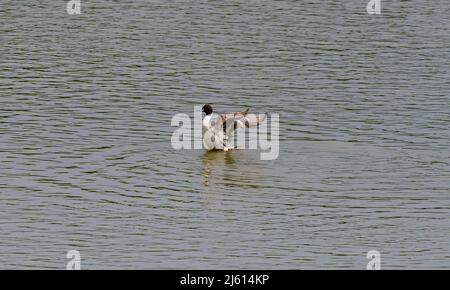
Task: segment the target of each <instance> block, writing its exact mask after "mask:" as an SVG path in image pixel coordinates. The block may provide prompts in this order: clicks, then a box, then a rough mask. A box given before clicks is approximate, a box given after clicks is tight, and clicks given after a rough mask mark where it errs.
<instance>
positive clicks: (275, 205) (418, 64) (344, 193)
mask: <svg viewBox="0 0 450 290" xmlns="http://www.w3.org/2000/svg"><path fill="white" fill-rule="evenodd" d="M23 2H25V1H8V0H7V1H2V5H1V8H0V23H1V25H0V56H1V58H0V100H1V107H0V221H1V222H0V235H1V236H0V268H4V269H11V268H12V269H35V268H54V269H64V268H65V265H66V262H67V259H66V257H65V255H66V253H67V251H69V250H72V249H75V250H78V251H80V253H81V256H82V268H84V269H98V268H105V269H117V268H129V269H142V268H144V269H159V268H162V269H174V268H179V269H184V268H194V269H205V268H207V269H222V268H252V269H265V268H267V269H311V268H320V269H337V268H348V269H365V267H366V264H367V262H368V260H367V259H366V253H367V252H368V251H369V250H372V249H374V250H378V251H379V252H381V258H382V268H385V269H396V268H408V269H416V268H433V269H434V268H447V269H448V268H450V234H449V233H450V221H449V209H450V195H449V193H450V182H449V180H450V170H449V169H450V166H449V164H450V154H449V153H450V150H449V141H450V130H449V121H450V106H449V101H450V97H449V96H450V81H449V80H450V69H449V66H448V57H449V52H450V51H449V48H448V44H449V43H450V32H449V27H450V26H449V20H448V19H449V18H448V15H449V13H450V5H449V2H448V1H447V0H437V1H433V2H432V3H428V2H426V3H425V1H419V0H416V1H387V2H388V3H385V1H382V15H378V16H375V15H372V16H369V15H367V13H366V11H365V6H366V4H367V3H366V2H368V1H362V0H361V1H359V0H358V1H356V0H352V1H319V0H313V1H308V2H307V3H304V1H143V0H139V1H120V2H119V1H83V0H82V5H83V6H82V14H81V15H73V16H69V15H67V14H66V12H65V6H66V1H49V0H39V1H37V0H33V1H26V2H27V3H23ZM207 102H208V103H213V104H214V105H215V106H216V107H217V108H218V109H219V110H235V109H242V108H245V107H247V106H250V107H251V109H252V111H261V112H264V111H269V112H273V113H279V114H280V139H281V141H280V155H279V158H278V159H277V160H274V161H261V160H260V159H259V152H258V151H253V150H249V151H233V152H227V153H224V152H212V153H208V152H205V151H202V150H183V151H175V150H173V149H172V147H171V145H170V137H171V134H172V132H173V131H174V130H175V127H171V126H170V120H171V118H172V116H173V115H174V114H175V113H188V114H190V115H192V114H193V106H194V105H202V104H204V103H207Z"/></svg>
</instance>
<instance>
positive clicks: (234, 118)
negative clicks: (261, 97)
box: [202, 104, 267, 151]
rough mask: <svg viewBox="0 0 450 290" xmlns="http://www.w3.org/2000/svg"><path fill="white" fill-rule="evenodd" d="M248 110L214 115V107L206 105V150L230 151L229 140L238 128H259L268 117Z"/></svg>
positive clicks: (204, 128)
mask: <svg viewBox="0 0 450 290" xmlns="http://www.w3.org/2000/svg"><path fill="white" fill-rule="evenodd" d="M248 110H249V109H247V110H245V111H242V112H233V113H222V114H213V108H212V106H211V105H209V104H206V105H204V106H203V108H202V111H203V112H204V113H205V114H206V116H205V117H204V118H203V123H202V125H203V135H204V138H203V144H204V146H205V148H206V149H207V150H213V149H219V150H224V151H228V149H229V147H228V146H227V140H228V139H230V138H231V137H232V136H233V135H234V130H236V129H238V128H251V127H257V126H259V124H261V123H262V122H264V120H265V119H266V117H267V113H257V114H249V113H248ZM231 125H232V126H231ZM227 126H228V127H229V128H227ZM205 134H206V135H205Z"/></svg>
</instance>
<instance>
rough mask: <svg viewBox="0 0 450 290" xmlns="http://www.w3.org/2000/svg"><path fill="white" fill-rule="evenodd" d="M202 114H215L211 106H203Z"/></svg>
mask: <svg viewBox="0 0 450 290" xmlns="http://www.w3.org/2000/svg"><path fill="white" fill-rule="evenodd" d="M202 112H205V114H206V115H211V114H212V112H213V108H212V106H211V105H210V104H206V105H204V106H203V108H202Z"/></svg>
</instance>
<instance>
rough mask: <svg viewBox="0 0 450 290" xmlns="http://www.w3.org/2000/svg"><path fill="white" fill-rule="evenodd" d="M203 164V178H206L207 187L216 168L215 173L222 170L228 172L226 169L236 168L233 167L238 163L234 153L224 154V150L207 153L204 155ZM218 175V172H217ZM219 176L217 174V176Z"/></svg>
mask: <svg viewBox="0 0 450 290" xmlns="http://www.w3.org/2000/svg"><path fill="white" fill-rule="evenodd" d="M202 162H203V177H204V178H205V180H204V182H203V184H204V185H205V186H209V184H210V180H211V173H212V169H213V168H215V169H216V170H215V171H218V170H220V168H222V171H226V168H224V166H223V165H225V167H227V168H229V167H234V166H233V165H234V164H235V163H236V161H235V160H234V158H233V156H232V152H224V151H223V150H211V151H206V152H205V153H204V154H203V155H202ZM216 173H217V172H216ZM216 175H217V174H216Z"/></svg>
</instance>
